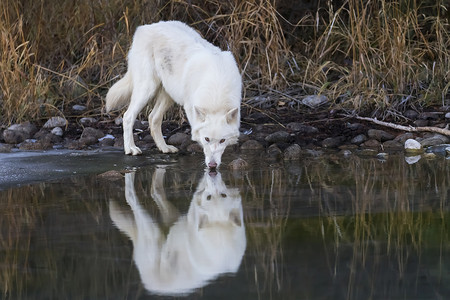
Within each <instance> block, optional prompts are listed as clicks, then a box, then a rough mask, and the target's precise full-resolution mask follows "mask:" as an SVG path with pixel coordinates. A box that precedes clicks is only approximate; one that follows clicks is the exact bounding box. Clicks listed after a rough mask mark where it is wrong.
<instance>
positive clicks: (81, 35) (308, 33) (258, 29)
mask: <svg viewBox="0 0 450 300" xmlns="http://www.w3.org/2000/svg"><path fill="white" fill-rule="evenodd" d="M449 16H450V13H449V10H448V8H447V7H446V6H445V5H444V2H443V1H420V2H416V1H393V2H392V1H369V2H366V1H359V0H347V1H326V2H320V3H319V4H318V5H317V4H311V2H310V1H297V2H295V4H294V2H291V1H285V0H264V1H263V0H245V1H238V0H230V1H218V0H204V1H200V0H170V1H160V0H151V1H140V0H135V1H131V2H130V1H123V0H110V1H106V0H101V1H95V2H92V1H88V0H80V1H75V2H74V1H67V0H63V1H54V0H40V1H31V0H22V1H13V0H3V1H1V2H0V35H1V39H0V52H1V56H0V122H1V123H2V124H10V123H12V122H20V121H24V120H41V119H42V120H45V119H47V118H48V117H50V116H54V115H64V116H65V117H70V114H71V112H70V107H71V106H72V105H73V104H84V105H86V106H87V107H88V113H87V114H89V115H96V114H100V113H101V107H102V105H103V96H104V94H105V93H106V91H107V89H108V88H109V87H110V86H111V84H112V82H113V81H115V80H117V77H118V76H120V75H121V74H124V72H125V68H126V53H127V49H128V47H129V45H130V41H131V38H132V34H133V32H134V30H135V28H136V27H137V26H138V25H141V24H144V23H152V22H156V21H159V20H168V19H177V20H181V21H184V22H186V23H188V24H189V25H191V26H193V27H194V28H196V29H197V30H199V31H200V32H201V33H202V34H203V35H204V36H205V37H206V38H207V39H208V40H210V41H211V42H213V43H214V44H216V45H219V46H220V47H221V48H222V49H230V50H231V51H233V53H234V54H235V56H236V58H237V60H238V63H239V65H240V67H241V69H242V72H243V78H244V86H245V95H244V96H245V98H244V100H248V99H250V98H252V97H255V96H258V95H260V94H262V93H268V92H273V91H274V90H281V91H284V92H285V94H288V95H289V98H290V99H291V100H292V101H293V103H294V102H295V101H296V100H299V99H301V97H302V96H304V95H307V94H318V93H320V94H324V95H326V96H327V97H328V98H329V99H330V100H331V106H332V107H333V108H337V109H345V110H346V111H347V112H348V111H357V112H359V113H362V114H366V115H371V116H382V117H386V116H397V115H400V114H401V112H402V111H403V110H405V109H407V108H413V109H417V110H420V109H423V108H424V107H428V106H448V105H449V99H450V94H449V88H450V83H449V82H450V71H449V70H450V38H449V35H450V30H449V19H450V17H449Z"/></svg>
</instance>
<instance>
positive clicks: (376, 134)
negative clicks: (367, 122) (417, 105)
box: [367, 129, 395, 142]
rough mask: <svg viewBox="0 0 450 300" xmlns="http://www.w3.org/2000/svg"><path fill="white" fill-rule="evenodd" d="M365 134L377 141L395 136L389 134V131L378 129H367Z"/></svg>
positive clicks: (384, 140) (391, 138)
mask: <svg viewBox="0 0 450 300" xmlns="http://www.w3.org/2000/svg"><path fill="white" fill-rule="evenodd" d="M367 135H368V136H369V138H371V139H375V140H377V141H379V142H386V141H389V140H393V139H394V138H395V136H394V135H392V134H390V133H389V132H386V131H384V130H378V129H369V130H368V131H367Z"/></svg>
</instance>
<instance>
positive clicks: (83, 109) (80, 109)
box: [72, 104, 86, 111]
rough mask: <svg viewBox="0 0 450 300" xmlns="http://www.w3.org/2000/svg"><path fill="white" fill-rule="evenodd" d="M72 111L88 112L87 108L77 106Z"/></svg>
mask: <svg viewBox="0 0 450 300" xmlns="http://www.w3.org/2000/svg"><path fill="white" fill-rule="evenodd" d="M72 110H74V111H85V110H86V106H84V105H78V104H75V105H74V106H72Z"/></svg>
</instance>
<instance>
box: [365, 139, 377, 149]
mask: <svg viewBox="0 0 450 300" xmlns="http://www.w3.org/2000/svg"><path fill="white" fill-rule="evenodd" d="M380 145H381V143H380V142H379V141H377V140H374V139H370V140H368V141H365V142H364V143H363V146H364V147H366V148H378V147H380Z"/></svg>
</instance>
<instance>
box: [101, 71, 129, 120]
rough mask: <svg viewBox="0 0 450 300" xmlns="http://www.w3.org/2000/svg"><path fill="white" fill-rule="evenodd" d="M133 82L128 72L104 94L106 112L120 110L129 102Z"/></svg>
mask: <svg viewBox="0 0 450 300" xmlns="http://www.w3.org/2000/svg"><path fill="white" fill-rule="evenodd" d="M132 91H133V81H132V78H131V74H130V72H127V73H126V74H125V76H124V77H123V78H122V79H120V80H119V81H117V82H116V83H115V84H114V85H113V86H112V87H111V88H110V89H109V91H108V94H106V112H109V111H111V110H113V109H118V108H122V107H124V106H125V105H127V104H128V103H129V102H130V97H131V92H132Z"/></svg>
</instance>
